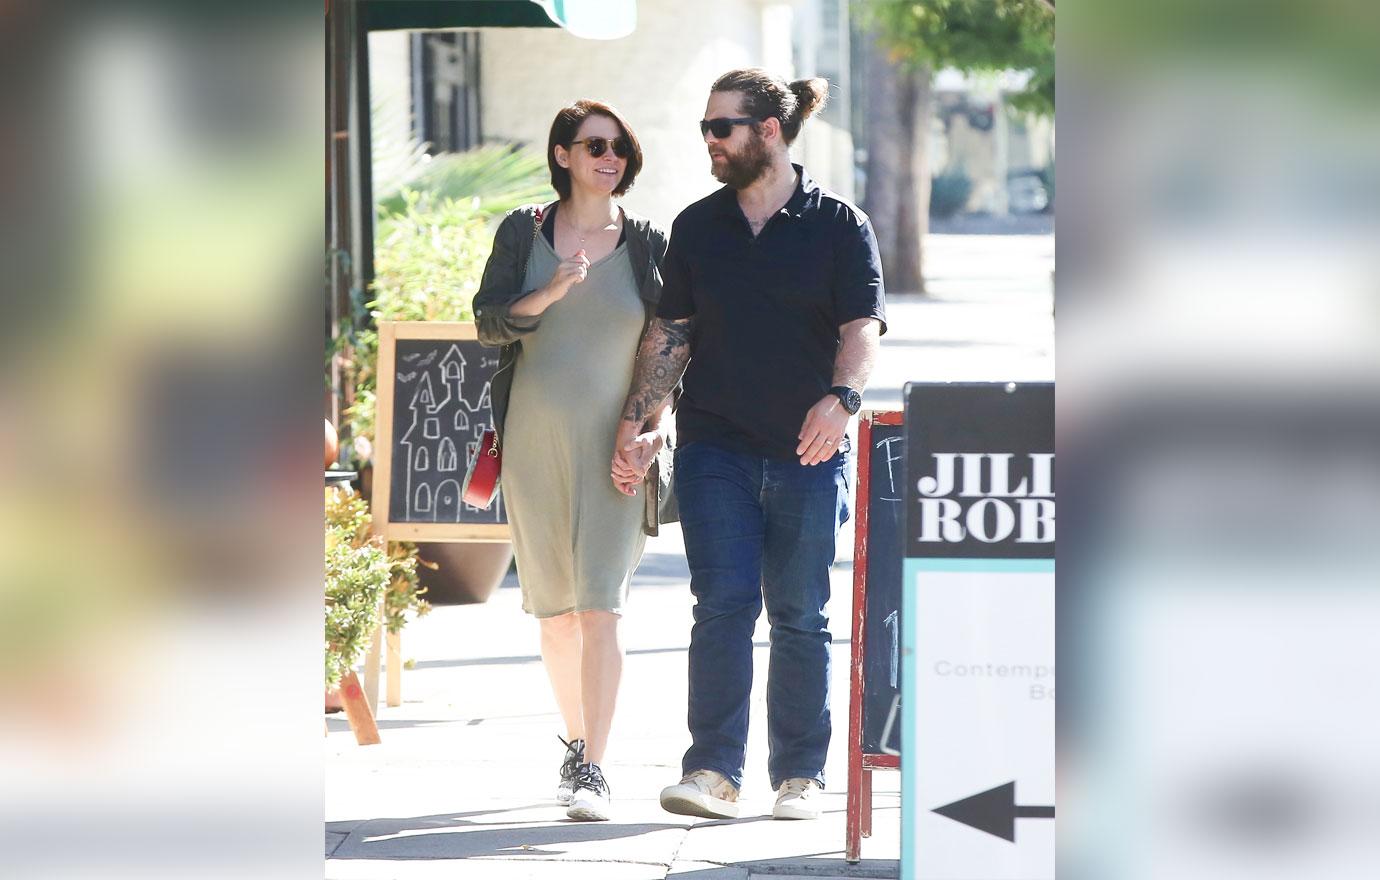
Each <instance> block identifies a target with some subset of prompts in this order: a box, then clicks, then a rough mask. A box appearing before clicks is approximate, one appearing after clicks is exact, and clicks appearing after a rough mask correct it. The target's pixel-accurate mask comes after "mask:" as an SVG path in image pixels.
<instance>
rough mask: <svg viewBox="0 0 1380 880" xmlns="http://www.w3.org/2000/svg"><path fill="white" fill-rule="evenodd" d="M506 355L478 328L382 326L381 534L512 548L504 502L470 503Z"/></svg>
mask: <svg viewBox="0 0 1380 880" xmlns="http://www.w3.org/2000/svg"><path fill="white" fill-rule="evenodd" d="M497 369H498V349H496V348H488V347H485V346H482V345H480V344H479V339H478V334H477V333H476V332H475V328H474V325H473V324H471V323H468V322H450V321H380V322H379V363H378V392H377V393H378V401H377V404H378V412H377V415H376V419H375V430H374V485H373V504H372V509H373V515H374V532H375V533H376V534H380V535H383V536H384V537H385V538H387V539H388V540H391V541H508V540H511V533H510V532H509V529H508V521H507V516H506V511H505V509H504V506H503V498H502V495H501V494H500V496H499V497H498V498H497V499H495V500H494V503H493V504H492V505H491V506H490V507H489V509H488V510H479V509H477V508H474V507H470V506H469V505H467V504H465V502H464V501H463V500H461V494H460V493H461V487H462V486H463V485H464V483H465V474H466V472H467V470H468V467H469V460H470V455H471V453H472V451H473V450H474V448H475V446H476V445H477V444H478V443H479V438H480V437H481V436H482V435H483V433H484V429H485V428H487V427H489V426H490V425H491V424H492V423H493V414H492V412H491V410H490V404H491V400H492V398H491V395H490V391H489V389H490V384H491V382H492V381H493V377H494V373H495V372H496V370H497Z"/></svg>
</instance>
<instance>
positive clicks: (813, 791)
mask: <svg viewBox="0 0 1380 880" xmlns="http://www.w3.org/2000/svg"><path fill="white" fill-rule="evenodd" d="M823 790H824V787H823V786H822V785H820V784H819V783H818V782H816V781H815V780H813V779H802V778H795V779H787V780H786V781H785V782H783V783H781V787H780V788H778V789H777V790H776V806H774V807H772V810H771V817H772V818H773V819H818V818H819V792H821V791H823Z"/></svg>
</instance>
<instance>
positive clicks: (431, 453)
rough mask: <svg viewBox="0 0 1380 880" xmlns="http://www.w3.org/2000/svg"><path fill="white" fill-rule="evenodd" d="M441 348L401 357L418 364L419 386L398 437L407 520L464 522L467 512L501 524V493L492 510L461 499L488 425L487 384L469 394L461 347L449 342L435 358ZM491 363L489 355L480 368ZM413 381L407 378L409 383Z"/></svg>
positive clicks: (476, 519) (477, 518) (474, 517)
mask: <svg viewBox="0 0 1380 880" xmlns="http://www.w3.org/2000/svg"><path fill="white" fill-rule="evenodd" d="M439 352H440V349H433V350H432V351H431V352H430V353H429V354H427V356H426V357H424V358H420V359H419V355H417V354H411V355H404V356H403V358H402V359H403V360H404V361H407V362H409V366H411V367H415V368H416V373H415V376H416V385H415V389H416V390H414V391H413V392H412V397H411V400H410V401H409V402H408V404H407V411H408V413H409V414H410V415H406V416H404V418H406V419H410V422H409V425H408V428H407V430H406V431H405V432H403V435H402V437H401V438H399V440H398V446H399V447H401V448H402V449H403V450H405V462H404V468H403V470H404V473H405V476H404V480H405V485H404V495H403V498H404V499H405V504H406V511H405V514H406V519H407V520H408V521H410V522H460V519H461V516H462V513H466V512H467V513H468V514H470V515H469V516H468V517H467V518H466V521H468V522H489V521H492V522H502V521H503V510H502V505H503V498H502V496H499V498H498V499H497V500H495V501H494V503H493V505H492V506H491V507H490V508H489V509H488V510H479V509H478V508H475V507H470V506H469V505H468V504H465V503H464V501H463V500H461V498H460V486H461V484H462V483H463V482H464V480H465V469H466V467H468V464H469V457H470V455H471V454H472V453H473V450H474V449H475V448H476V447H477V446H478V445H479V439H480V437H482V436H483V434H484V429H485V428H487V427H488V426H489V419H488V416H487V412H486V409H487V407H488V406H489V404H490V397H491V395H490V390H489V382H488V381H485V382H484V383H483V384H482V385H479V386H477V387H474V388H471V389H469V398H467V397H466V393H465V391H466V389H465V365H466V363H467V360H466V358H465V355H464V354H463V353H462V352H461V351H460V346H459V345H458V344H454V343H453V344H451V345H450V346H449V348H447V349H445V354H444V355H441V357H440V360H439V361H437V355H438V353H439ZM489 365H490V364H489V359H488V358H485V359H484V362H483V363H482V364H481V367H487V366H489ZM399 378H400V379H401V378H402V377H401V376H400V377H399ZM411 379H412V376H409V377H408V381H409V383H410V382H411ZM462 449H463V450H464V452H463V454H462V453H461V450H462Z"/></svg>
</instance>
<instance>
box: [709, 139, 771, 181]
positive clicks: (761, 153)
mask: <svg viewBox="0 0 1380 880" xmlns="http://www.w3.org/2000/svg"><path fill="white" fill-rule="evenodd" d="M723 157H724V160H723V162H722V164H718V165H712V164H711V166H710V173H712V174H713V175H714V177H715V178H716V179H718V181H719V183H722V184H724V185H726V186H729V187H732V188H733V189H746V188H747V187H749V186H751V185H752V184H754V183H756V182H757V181H758V180H759V179H761V177H762V175H763V174H765V173H766V171H767V169H768V168H770V167H771V153H769V152H768V151H767V144H766V142H765V141H763V140H762V136H761V135H759V134H757V133H756V132H752V133H751V136H750V137H749V138H748V142H747V145H746V146H745V147H743V149H742V150H741V151H740V152H739V153H737V154H736V155H735V154H733V153H729V152H728V151H726V150H725V151H724V153H723Z"/></svg>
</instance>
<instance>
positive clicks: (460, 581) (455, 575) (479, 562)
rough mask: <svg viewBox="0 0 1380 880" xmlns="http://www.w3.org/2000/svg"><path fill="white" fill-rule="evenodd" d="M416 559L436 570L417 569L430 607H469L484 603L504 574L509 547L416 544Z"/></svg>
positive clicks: (507, 561)
mask: <svg viewBox="0 0 1380 880" xmlns="http://www.w3.org/2000/svg"><path fill="white" fill-rule="evenodd" d="M417 555H418V556H420V557H421V558H422V559H425V560H426V561H427V562H431V563H434V564H436V565H437V566H438V568H436V569H434V570H433V569H431V568H429V567H427V566H423V565H419V566H417V574H418V576H419V577H420V579H421V581H422V585H423V586H425V587H426V595H425V596H424V597H423V598H425V599H426V600H427V601H428V602H430V603H431V604H433V605H473V604H476V603H478V602H484V601H487V600H488V598H489V597H490V596H492V595H493V592H494V590H496V589H498V585H499V584H500V583H501V582H502V581H503V577H504V575H506V574H507V573H508V566H509V565H511V564H512V561H513V545H512V544H508V543H505V544H452V543H419V544H418V545H417Z"/></svg>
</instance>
